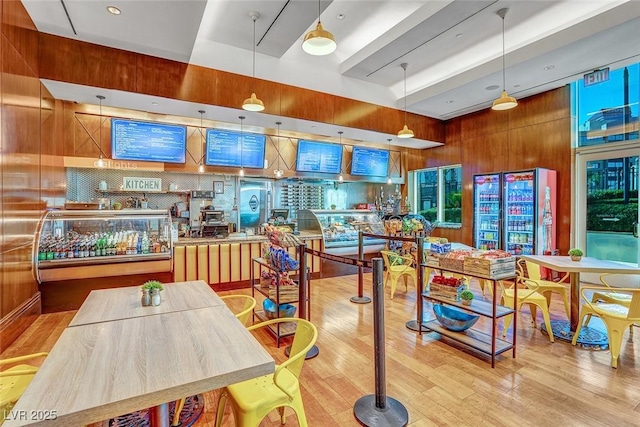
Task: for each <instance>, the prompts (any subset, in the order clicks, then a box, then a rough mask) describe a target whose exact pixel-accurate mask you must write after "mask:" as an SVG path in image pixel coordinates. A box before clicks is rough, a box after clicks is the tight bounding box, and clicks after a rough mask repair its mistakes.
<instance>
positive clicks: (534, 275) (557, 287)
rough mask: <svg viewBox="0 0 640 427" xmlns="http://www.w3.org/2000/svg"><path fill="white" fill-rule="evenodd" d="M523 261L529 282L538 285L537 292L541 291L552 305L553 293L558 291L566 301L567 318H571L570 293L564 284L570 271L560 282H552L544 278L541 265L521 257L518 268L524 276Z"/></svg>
mask: <svg viewBox="0 0 640 427" xmlns="http://www.w3.org/2000/svg"><path fill="white" fill-rule="evenodd" d="M523 263H524V265H525V266H526V268H527V273H528V274H527V276H528V277H527V280H528V281H529V282H535V283H536V285H538V288H537V289H536V291H537V292H539V293H541V294H542V295H544V296H545V298H546V299H547V304H548V305H549V307H551V294H552V293H557V294H560V296H561V297H562V301H563V302H564V311H565V313H567V319H570V318H571V308H570V305H569V295H568V293H567V287H566V286H565V284H564V281H565V280H566V279H568V277H569V273H566V274H565V275H564V276H563V277H562V278H561V279H560V282H552V281H550V280H544V279H543V278H542V275H541V274H540V266H539V265H538V264H536V263H535V262H531V261H526V260H523V259H519V260H518V263H517V264H516V265H517V268H518V269H519V270H520V272H521V274H522V277H525V275H524V274H523V273H524V272H523Z"/></svg>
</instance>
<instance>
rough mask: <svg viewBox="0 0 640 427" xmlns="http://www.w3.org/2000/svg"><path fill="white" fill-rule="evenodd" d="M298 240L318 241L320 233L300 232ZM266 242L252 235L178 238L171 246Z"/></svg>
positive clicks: (262, 236) (264, 237) (261, 237)
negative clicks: (219, 237)
mask: <svg viewBox="0 0 640 427" xmlns="http://www.w3.org/2000/svg"><path fill="white" fill-rule="evenodd" d="M297 237H298V238H299V239H300V240H318V239H322V233H318V232H315V231H301V232H300V234H299V235H298V236H297ZM267 240H268V238H267V236H264V235H254V236H247V237H236V238H228V237H225V238H221V239H218V238H215V237H179V238H178V241H177V242H173V246H174V247H175V246H192V245H209V244H213V245H215V244H220V243H258V242H266V241H267Z"/></svg>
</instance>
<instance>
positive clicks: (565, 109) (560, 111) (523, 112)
mask: <svg viewBox="0 0 640 427" xmlns="http://www.w3.org/2000/svg"><path fill="white" fill-rule="evenodd" d="M570 96H571V91H570V90H569V86H566V87H564V88H562V89H558V90H556V91H549V92H545V93H542V94H540V95H537V96H535V97H530V98H525V99H523V100H521V101H518V107H517V108H514V109H513V110H509V127H510V128H511V129H515V128H520V127H524V126H530V125H532V124H536V123H545V122H553V121H555V120H562V119H564V118H566V117H569V116H570V114H571V98H570Z"/></svg>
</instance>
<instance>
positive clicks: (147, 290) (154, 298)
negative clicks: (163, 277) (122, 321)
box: [142, 280, 164, 305]
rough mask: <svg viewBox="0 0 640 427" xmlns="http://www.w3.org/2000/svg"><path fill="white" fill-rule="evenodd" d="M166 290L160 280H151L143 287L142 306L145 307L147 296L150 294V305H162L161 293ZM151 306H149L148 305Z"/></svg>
mask: <svg viewBox="0 0 640 427" xmlns="http://www.w3.org/2000/svg"><path fill="white" fill-rule="evenodd" d="M163 289H164V286H162V283H160V282H159V281H158V280H149V281H147V282H145V283H144V284H143V285H142V305H145V302H146V295H147V294H149V298H150V303H151V304H150V305H160V291H161V290H163ZM146 305H149V304H146Z"/></svg>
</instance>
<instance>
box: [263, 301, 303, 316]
mask: <svg viewBox="0 0 640 427" xmlns="http://www.w3.org/2000/svg"><path fill="white" fill-rule="evenodd" d="M262 308H264V314H265V316H267V319H276V318H277V317H278V313H277V309H276V303H275V302H273V301H271V300H270V299H265V300H264V301H262ZM294 314H296V306H295V305H292V304H280V317H293V315H294Z"/></svg>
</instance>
